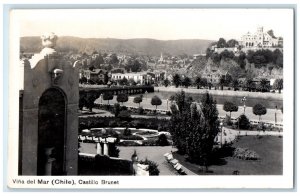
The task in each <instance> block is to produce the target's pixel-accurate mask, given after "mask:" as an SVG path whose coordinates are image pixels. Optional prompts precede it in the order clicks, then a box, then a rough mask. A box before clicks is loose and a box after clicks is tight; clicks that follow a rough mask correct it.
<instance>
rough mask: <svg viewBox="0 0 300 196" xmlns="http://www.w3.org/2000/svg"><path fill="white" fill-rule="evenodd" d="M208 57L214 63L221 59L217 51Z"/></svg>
mask: <svg viewBox="0 0 300 196" xmlns="http://www.w3.org/2000/svg"><path fill="white" fill-rule="evenodd" d="M210 58H211V59H212V61H213V62H214V63H219V62H220V60H221V55H220V54H219V53H217V52H214V53H213V54H211V56H210Z"/></svg>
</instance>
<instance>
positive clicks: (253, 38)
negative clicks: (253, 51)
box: [240, 27, 282, 48]
mask: <svg viewBox="0 0 300 196" xmlns="http://www.w3.org/2000/svg"><path fill="white" fill-rule="evenodd" d="M281 41H282V40H280V39H279V38H277V37H275V36H274V35H270V33H268V32H264V29H263V27H258V28H257V31H256V32H255V33H254V34H252V33H250V32H248V33H247V34H245V35H243V36H242V38H241V41H240V45H242V46H244V47H246V48H269V47H277V46H278V45H280V44H281V43H280V42H281Z"/></svg>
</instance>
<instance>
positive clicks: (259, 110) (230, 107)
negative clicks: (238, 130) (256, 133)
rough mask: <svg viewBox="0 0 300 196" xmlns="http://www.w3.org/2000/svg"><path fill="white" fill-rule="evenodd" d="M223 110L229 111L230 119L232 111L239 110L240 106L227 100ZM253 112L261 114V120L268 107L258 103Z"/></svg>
mask: <svg viewBox="0 0 300 196" xmlns="http://www.w3.org/2000/svg"><path fill="white" fill-rule="evenodd" d="M223 110H224V111H226V112H229V119H231V112H237V111H238V106H237V105H236V104H235V103H232V102H229V101H226V102H225V103H224V105H223ZM252 112H253V114H255V115H257V116H259V119H258V120H259V121H260V120H261V116H262V115H265V114H266V113H267V108H266V107H265V106H264V105H262V104H260V103H258V104H256V105H255V106H253V108H252Z"/></svg>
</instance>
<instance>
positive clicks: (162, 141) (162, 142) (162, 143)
mask: <svg viewBox="0 0 300 196" xmlns="http://www.w3.org/2000/svg"><path fill="white" fill-rule="evenodd" d="M156 144H157V145H159V146H169V145H170V143H169V141H168V138H167V136H166V135H165V134H160V135H159V136H158V139H157V140H156Z"/></svg>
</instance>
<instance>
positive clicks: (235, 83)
mask: <svg viewBox="0 0 300 196" xmlns="http://www.w3.org/2000/svg"><path fill="white" fill-rule="evenodd" d="M172 83H173V84H174V85H175V87H176V88H178V87H179V86H184V87H186V88H188V87H189V86H196V87H197V89H199V88H200V87H204V88H205V87H208V88H211V87H212V86H213V84H212V83H210V82H208V81H207V79H206V78H201V77H200V76H197V77H196V78H195V79H194V80H192V79H191V78H189V77H187V76H184V77H183V78H182V77H181V76H180V75H179V74H175V75H174V76H173V80H172ZM163 84H164V86H165V87H167V86H169V85H170V84H171V81H169V80H168V79H165V80H164V81H163ZM214 85H215V86H216V85H217V86H219V87H220V88H221V90H223V87H224V86H228V87H231V88H233V90H238V89H239V88H240V87H241V88H243V89H244V90H247V91H249V92H250V91H260V92H269V91H270V90H271V89H273V90H278V91H279V93H281V90H282V89H283V79H276V80H275V82H274V84H273V87H271V85H270V81H269V80H267V79H261V80H260V81H253V79H251V78H246V80H245V81H244V82H241V81H239V80H238V79H233V78H232V77H231V76H230V75H226V76H225V75H223V76H221V78H220V80H219V83H217V84H214Z"/></svg>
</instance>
